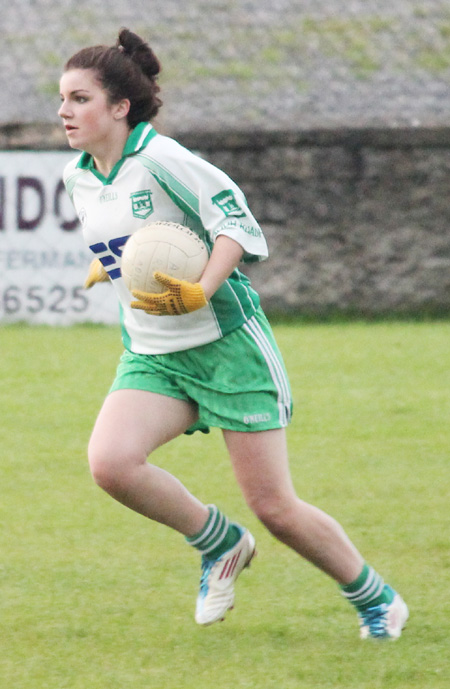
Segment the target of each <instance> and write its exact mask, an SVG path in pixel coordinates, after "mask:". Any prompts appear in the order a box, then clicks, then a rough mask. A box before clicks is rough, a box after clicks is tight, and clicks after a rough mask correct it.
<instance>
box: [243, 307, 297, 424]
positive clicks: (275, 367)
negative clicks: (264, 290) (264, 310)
mask: <svg viewBox="0 0 450 689" xmlns="http://www.w3.org/2000/svg"><path fill="white" fill-rule="evenodd" d="M243 327H244V329H245V330H246V332H247V333H248V334H249V335H251V337H252V338H253V339H254V341H255V343H256V345H257V346H258V348H259V350H260V351H261V353H262V355H263V357H264V359H265V360H266V363H267V366H268V368H269V371H270V375H271V377H272V380H273V382H274V384H275V387H276V388H277V390H278V418H279V421H280V424H281V425H282V426H287V425H288V423H289V419H290V415H291V412H290V409H291V394H290V389H289V383H288V380H287V378H286V374H285V372H284V368H283V366H282V364H281V362H280V360H279V358H278V355H277V352H276V351H274V349H273V347H272V343H271V342H270V340H269V339H268V337H267V335H266V334H265V332H264V330H263V329H262V328H261V326H260V324H259V323H258V321H257V319H256V316H253V317H252V318H250V319H249V320H248V321H247V322H246V323H244V325H243Z"/></svg>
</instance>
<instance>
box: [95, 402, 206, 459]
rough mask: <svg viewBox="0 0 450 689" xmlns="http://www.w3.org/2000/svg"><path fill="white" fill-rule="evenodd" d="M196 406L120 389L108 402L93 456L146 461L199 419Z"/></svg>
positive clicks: (99, 419) (99, 420) (97, 430)
mask: <svg viewBox="0 0 450 689" xmlns="http://www.w3.org/2000/svg"><path fill="white" fill-rule="evenodd" d="M197 416H198V414H197V410H196V406H195V405H194V404H192V403H190V402H187V401H185V400H181V399H177V398H175V397H168V396H166V395H160V394H158V393H154V392H148V391H147V390H133V389H126V390H116V391H114V392H111V393H110V394H109V395H108V396H107V397H106V399H105V401H104V403H103V406H102V408H101V410H100V413H99V415H98V417H97V420H96V422H95V425H94V429H93V431H92V435H91V439H90V442H89V455H90V457H93V456H99V455H100V456H101V457H105V456H106V457H110V458H111V461H113V458H119V459H120V461H123V462H126V461H132V462H136V461H145V460H146V458H147V457H148V455H149V454H150V453H151V452H152V451H153V450H155V449H156V448H157V447H159V446H160V445H163V444H164V443H167V442H169V441H170V440H172V439H173V438H176V437H177V436H179V435H181V434H182V433H184V432H185V431H186V430H187V429H188V428H189V426H191V425H192V424H193V423H195V421H196V420H197Z"/></svg>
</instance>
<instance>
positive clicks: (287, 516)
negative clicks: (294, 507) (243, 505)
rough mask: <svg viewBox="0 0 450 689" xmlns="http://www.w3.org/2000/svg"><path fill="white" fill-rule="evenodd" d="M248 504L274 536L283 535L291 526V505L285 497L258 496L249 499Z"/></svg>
mask: <svg viewBox="0 0 450 689" xmlns="http://www.w3.org/2000/svg"><path fill="white" fill-rule="evenodd" d="M249 506H250V508H251V509H252V511H253V512H254V514H255V515H256V516H257V517H258V519H259V520H260V521H261V522H262V523H263V524H264V526H265V527H266V528H267V529H268V530H269V531H270V532H271V533H272V534H273V535H274V536H276V537H278V536H283V535H284V534H285V533H286V532H287V531H289V529H290V528H291V527H290V520H291V509H290V507H291V506H290V501H289V500H288V499H286V498H285V497H282V496H271V495H269V496H258V497H255V498H253V499H250V500H249Z"/></svg>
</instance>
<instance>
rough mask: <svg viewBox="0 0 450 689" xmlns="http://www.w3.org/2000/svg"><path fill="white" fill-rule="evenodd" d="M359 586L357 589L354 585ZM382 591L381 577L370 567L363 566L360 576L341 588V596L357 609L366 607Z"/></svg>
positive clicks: (382, 582)
mask: <svg viewBox="0 0 450 689" xmlns="http://www.w3.org/2000/svg"><path fill="white" fill-rule="evenodd" d="M356 584H359V586H357V588H355V585H356ZM383 589H384V581H383V579H382V577H380V575H379V574H378V573H377V572H376V571H375V570H374V569H373V568H372V567H370V566H368V565H365V567H364V569H363V571H362V573H361V575H360V576H359V577H358V579H356V581H355V582H352V584H349V585H348V586H342V587H341V593H342V595H343V596H344V597H345V598H347V600H348V601H349V602H350V603H352V604H353V605H355V606H356V607H357V608H359V607H367V606H368V605H369V604H370V603H371V601H374V600H375V599H377V598H378V597H379V596H380V595H381V593H382V592H383Z"/></svg>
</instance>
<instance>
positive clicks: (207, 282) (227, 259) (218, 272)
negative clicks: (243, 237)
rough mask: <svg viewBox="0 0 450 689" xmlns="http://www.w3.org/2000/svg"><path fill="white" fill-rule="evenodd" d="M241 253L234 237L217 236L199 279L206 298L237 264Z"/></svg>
mask: <svg viewBox="0 0 450 689" xmlns="http://www.w3.org/2000/svg"><path fill="white" fill-rule="evenodd" d="M243 253H244V250H243V248H242V246H241V245H240V244H238V243H237V242H235V241H234V239H230V237H226V236H225V235H220V236H219V237H217V239H216V243H215V244H214V248H213V250H212V252H211V256H210V258H209V261H208V264H207V266H206V268H205V270H204V272H203V275H202V277H201V278H200V280H199V282H200V284H201V286H202V287H203V289H204V291H205V296H206V299H207V300H209V299H211V297H212V295H213V294H214V292H216V291H217V290H218V289H219V287H220V285H221V284H222V283H223V282H225V280H226V279H227V278H228V277H229V276H230V275H231V273H232V272H233V270H234V269H235V268H236V267H237V266H238V265H239V262H240V261H241V259H242V255H243Z"/></svg>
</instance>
